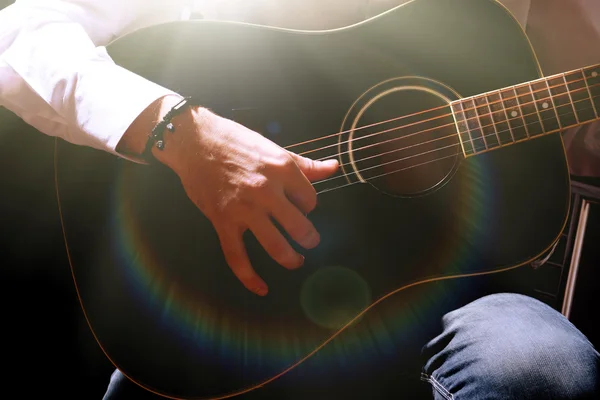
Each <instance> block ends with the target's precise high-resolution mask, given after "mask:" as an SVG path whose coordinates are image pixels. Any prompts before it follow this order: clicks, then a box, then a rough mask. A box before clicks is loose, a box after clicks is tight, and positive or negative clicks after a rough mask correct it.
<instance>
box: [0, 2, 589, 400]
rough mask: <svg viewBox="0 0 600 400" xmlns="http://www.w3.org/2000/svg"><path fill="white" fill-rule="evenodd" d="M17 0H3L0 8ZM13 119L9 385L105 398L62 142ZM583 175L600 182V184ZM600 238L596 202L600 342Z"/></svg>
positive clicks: (4, 156) (6, 162)
mask: <svg viewBox="0 0 600 400" xmlns="http://www.w3.org/2000/svg"><path fill="white" fill-rule="evenodd" d="M10 3H11V1H7V0H0V9H1V8H3V7H5V6H7V5H8V4H10ZM11 116H12V115H11V114H10V113H9V112H8V111H6V110H5V109H2V108H0V122H2V123H1V124H0V126H1V128H0V171H1V174H0V190H1V192H2V195H1V196H0V210H1V212H0V226H1V229H0V251H1V258H0V260H1V268H0V285H1V287H0V305H1V306H2V311H3V312H2V316H3V318H2V330H1V331H0V332H1V341H0V345H2V350H3V351H2V355H3V358H2V361H3V366H4V367H5V369H8V372H5V373H4V375H3V378H4V379H3V384H4V385H3V386H4V387H3V389H4V390H7V391H13V392H16V393H19V397H22V398H34V397H35V398H37V397H42V396H49V395H52V394H57V395H59V397H60V398H77V399H101V398H102V395H103V393H104V391H105V389H106V386H107V384H108V380H109V377H110V374H111V373H112V371H113V370H114V368H113V366H112V365H111V364H110V363H109V361H108V359H107V358H106V357H105V356H104V354H103V353H102V352H101V350H100V347H99V346H98V345H97V344H96V342H95V340H94V338H93V336H92V333H91V331H90V329H89V328H88V326H87V324H86V322H85V319H84V318H83V313H82V311H81V308H80V305H79V303H78V299H77V294H76V291H75V286H74V283H73V279H72V276H71V271H70V268H69V264H68V260H67V256H66V252H65V247H64V243H63V237H62V230H61V225H60V219H59V215H58V204H57V201H56V193H55V188H54V175H53V174H54V166H53V145H54V139H53V138H50V137H47V136H45V135H42V134H40V133H38V132H35V131H33V130H32V129H29V128H27V127H26V126H25V125H24V124H23V123H22V122H19V121H16V120H15V119H14V118H11ZM3 121H8V122H3ZM584 181H585V182H587V183H592V184H598V180H590V179H587V180H585V179H584ZM566 237H567V235H566V234H565V239H566ZM598 243H600V207H599V206H596V207H595V208H594V209H593V211H592V213H591V217H590V223H589V227H588V232H587V237H586V241H585V244H584V252H583V256H582V260H581V272H580V276H581V279H579V280H578V286H577V292H576V296H575V302H574V309H573V314H572V320H573V322H574V323H575V324H576V325H577V326H579V327H580V329H582V330H583V331H584V333H586V334H587V335H588V336H589V337H590V339H592V341H593V342H594V343H596V345H597V346H598V343H600V340H599V339H600V336H599V335H598V331H597V330H596V329H594V327H593V326H592V324H591V321H592V320H593V319H594V317H595V315H593V314H592V313H591V310H593V309H594V307H592V304H597V298H596V296H595V290H596V289H597V282H598V276H599V273H598V272H597V271H596V268H594V267H595V266H598V265H600V257H599V254H600V251H599V250H598V246H597V244H598ZM566 248H568V245H565V249H566ZM564 254H565V257H566V256H567V255H568V254H566V253H564ZM565 257H563V260H562V261H564V258H565ZM556 258H560V257H556ZM557 261H558V262H557V263H558V264H560V260H557ZM545 271H548V269H546V270H545ZM566 273H567V270H566V269H561V270H560V273H559V274H558V275H557V276H554V277H553V278H552V279H551V284H550V286H551V287H553V288H555V289H556V290H555V292H554V293H550V295H548V294H547V293H546V294H544V293H545V292H544V293H542V292H540V290H539V287H540V285H541V284H542V283H541V282H540V281H539V280H537V279H538V278H537V275H536V274H532V273H530V272H527V273H524V274H523V275H522V276H523V277H525V278H526V279H531V280H530V281H525V285H529V287H530V288H531V293H532V294H533V295H537V296H538V297H543V300H545V301H546V302H548V303H550V304H551V305H553V306H555V307H558V308H560V304H559V303H560V299H559V297H558V296H559V295H560V294H561V289H560V287H557V286H556V283H557V282H558V283H559V284H560V285H562V284H563V283H564V281H565V280H566ZM555 275H556V274H555ZM521 285H523V283H521ZM544 296H545V297H544ZM11 389H12V390H11Z"/></svg>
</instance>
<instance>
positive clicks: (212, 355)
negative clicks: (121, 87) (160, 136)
mask: <svg viewBox="0 0 600 400" xmlns="http://www.w3.org/2000/svg"><path fill="white" fill-rule="evenodd" d="M108 51H109V53H110V54H111V55H112V56H113V58H114V59H115V61H116V62H117V63H118V64H120V65H122V66H124V67H126V68H128V69H130V70H132V71H134V72H136V73H138V74H140V75H142V76H144V77H146V78H148V79H150V80H152V81H155V82H157V83H159V84H161V85H164V86H166V87H168V88H171V89H173V90H175V91H177V92H179V93H181V94H183V95H190V96H194V99H195V100H196V101H197V102H198V103H199V104H201V105H203V106H206V107H208V108H210V109H212V110H213V111H214V112H216V113H218V114H220V115H223V116H225V117H229V118H232V119H235V120H237V121H239V122H240V123H242V124H245V125H247V126H249V127H250V128H252V129H255V130H256V131H258V132H260V133H262V134H264V135H265V136H267V137H269V138H270V139H272V140H273V141H275V142H276V143H278V144H280V145H281V146H291V145H294V144H296V143H301V142H306V141H311V140H313V139H317V138H321V137H325V136H328V135H331V134H334V133H337V132H341V131H343V130H352V128H353V127H354V128H355V127H357V126H362V125H364V123H365V122H366V121H365V120H364V118H367V117H366V116H365V115H367V114H369V112H370V111H371V110H375V108H369V107H371V106H372V105H373V104H376V105H377V107H378V108H377V110H376V111H374V112H373V113H372V116H371V117H370V118H378V117H379V116H381V118H385V119H390V118H393V117H394V116H396V117H400V116H402V115H410V114H411V113H416V112H419V111H421V110H426V109H429V108H431V107H437V106H439V105H440V104H443V103H444V101H445V100H444V99H447V100H454V99H455V98H457V97H458V96H461V97H465V96H470V95H474V94H479V93H484V92H487V91H491V90H495V89H498V88H503V87H506V86H509V85H514V84H517V83H520V82H525V81H529V80H532V79H536V78H538V77H540V76H541V75H540V74H541V72H540V70H539V67H538V64H537V61H536V58H535V55H534V53H533V51H532V48H531V46H530V43H529V42H528V40H527V38H526V37H525V35H524V33H523V31H522V30H521V29H520V27H519V26H518V23H517V22H516V20H514V18H513V17H512V16H511V15H510V14H509V13H508V12H507V11H506V10H505V9H504V8H503V7H502V6H501V5H499V4H498V3H496V2H494V1H482V0H452V1H450V0H416V1H413V2H411V3H408V4H406V5H404V6H401V7H398V8H396V9H393V10H390V11H389V12H387V13H385V14H382V15H380V16H378V17H376V18H373V19H371V20H368V21H366V22H364V23H361V24H358V25H355V26H351V27H348V28H344V29H339V30H334V31H323V32H301V31H289V30H283V29H276V28H269V27H263V26H254V25H248V24H239V23H228V22H216V21H194V22H179V23H172V24H165V25H161V26H156V27H152V28H147V29H143V30H140V31H137V32H134V33H132V34H129V35H128V36H125V37H123V38H121V39H118V40H117V41H115V42H114V43H112V44H111V45H110V46H109V47H108ZM365 110H366V111H365ZM116 111H118V110H116ZM363 111H364V112H363ZM353 124H354V125H353ZM450 129H451V130H454V131H453V132H455V128H454V127H451V128H450ZM175 134H176V133H175ZM354 138H356V137H354ZM350 139H352V137H351V136H350V134H347V135H346V134H342V135H337V136H335V137H333V138H330V139H329V141H327V142H325V141H323V142H322V146H321V145H319V146H318V147H319V148H320V147H325V146H328V147H327V149H325V150H322V151H323V152H324V153H319V155H318V157H322V156H337V157H338V158H339V159H340V161H341V162H342V163H343V164H345V166H344V169H343V174H340V175H338V176H337V178H336V179H339V182H344V185H338V186H339V187H338V186H335V185H334V186H331V187H330V186H327V189H334V190H323V191H322V193H320V194H319V196H318V202H319V204H318V207H317V209H316V210H315V211H314V212H313V213H311V214H310V219H311V220H312V221H313V223H314V224H315V226H316V227H317V229H318V230H319V232H320V233H321V238H322V240H321V244H320V245H319V246H318V247H317V248H316V249H313V250H310V251H304V250H301V252H302V253H303V254H304V255H305V257H306V261H305V265H304V266H303V267H302V268H300V269H299V270H296V271H288V270H286V269H284V268H282V267H281V266H279V265H277V264H276V263H275V262H274V261H273V260H271V259H270V258H269V257H268V255H267V254H266V253H265V252H264V251H263V250H262V249H261V247H260V246H259V245H258V243H257V242H256V240H255V239H254V238H253V237H252V236H251V235H250V234H248V235H247V237H246V244H247V247H248V252H249V256H250V259H251V261H252V264H253V266H254V267H255V269H256V270H257V272H258V273H259V274H260V275H261V276H262V277H263V279H264V280H265V281H266V282H267V284H268V285H269V287H270V292H269V294H268V295H267V296H266V297H264V298H261V297H259V296H256V295H254V294H251V293H250V292H248V291H247V290H246V289H244V288H243V286H242V285H241V284H240V283H239V282H238V281H237V279H236V278H235V277H234V275H233V274H232V273H231V271H230V269H229V268H228V266H227V264H226V263H225V260H224V258H223V255H222V253H221V249H220V245H219V241H218V239H217V236H216V234H215V232H214V230H213V228H212V225H211V223H210V221H208V220H207V219H206V218H205V217H204V216H203V215H202V214H201V213H200V212H199V211H198V210H197V209H196V208H195V207H194V205H193V204H192V203H191V202H190V201H189V199H188V198H187V196H186V195H185V193H184V190H183V188H182V186H181V184H180V182H179V180H178V179H177V177H176V176H175V175H174V174H173V173H172V172H171V171H169V170H167V169H166V168H163V167H161V166H158V165H153V166H145V165H138V164H135V163H131V162H128V161H124V160H121V159H119V158H117V157H114V156H112V155H109V154H106V153H103V152H99V151H95V150H91V149H88V148H83V147H77V146H73V145H70V144H67V143H64V142H62V141H58V142H57V153H56V154H57V158H56V167H57V170H56V176H57V186H58V194H59V199H60V205H61V213H62V221H63V226H64V232H65V240H66V244H67V248H68V251H69V256H70V259H71V264H72V269H73V274H74V278H75V282H76V285H77V289H78V293H79V296H80V300H81V303H82V306H83V309H84V311H85V314H86V317H87V319H88V321H89V323H90V326H91V328H92V330H93V332H94V334H95V336H96V338H97V340H98V342H99V343H100V345H101V346H102V348H103V350H104V351H105V353H106V354H107V356H108V357H109V358H110V359H111V361H112V362H113V363H114V364H115V365H116V366H117V367H119V368H120V369H121V370H122V371H123V372H124V373H125V374H126V375H127V376H129V377H130V378H132V379H133V380H134V381H135V382H137V383H138V384H140V385H142V386H144V387H146V388H149V389H151V390H153V391H156V392H158V393H161V394H164V395H168V396H172V397H178V398H217V397H223V396H227V395H234V394H241V392H244V391H246V390H250V392H249V393H248V395H250V394H251V392H252V391H256V390H262V389H256V386H257V385H260V384H262V383H266V386H265V388H266V387H268V386H269V385H276V384H277V382H278V381H279V380H282V379H288V383H289V384H290V385H294V384H297V382H303V384H302V385H303V386H302V390H304V389H306V385H309V384H311V383H314V384H315V385H319V384H321V383H323V384H324V382H325V383H326V382H329V383H331V384H333V385H337V384H339V385H342V384H343V383H340V382H339V381H338V380H337V379H345V380H348V381H352V380H353V379H355V378H356V377H357V376H359V375H360V374H361V373H362V372H361V371H363V370H365V369H368V368H371V367H373V365H376V364H377V365H380V366H381V365H386V363H387V362H389V363H391V364H393V362H394V361H393V359H394V358H398V357H400V358H401V357H402V356H401V355H402V351H403V349H402V346H403V345H404V344H405V343H408V337H409V336H410V335H411V332H412V334H414V332H418V330H419V328H418V326H419V324H420V323H423V321H426V320H427V319H428V318H433V317H432V316H433V315H434V314H433V312H432V311H431V309H430V308H429V307H430V306H431V305H433V304H436V299H437V298H438V297H437V296H441V294H440V293H441V292H443V290H444V289H442V288H441V287H440V286H439V285H438V284H437V283H431V282H433V281H436V280H437V281H438V282H444V281H445V280H446V279H447V278H450V277H457V276H463V275H477V274H482V273H483V274H486V273H492V272H498V271H502V270H506V269H509V268H512V267H516V266H520V265H523V264H526V263H528V262H530V261H532V260H534V259H535V258H536V257H539V256H540V255H542V254H543V253H544V252H546V251H547V250H548V249H549V248H550V247H551V246H552V245H553V244H554V243H555V242H556V240H557V238H558V237H559V235H560V233H561V231H562V229H563V227H564V224H565V222H566V218H567V214H568V209H569V197H570V192H569V175H568V168H567V164H566V158H565V153H564V149H563V145H562V141H561V137H560V134H558V133H556V134H550V135H547V136H544V137H541V138H538V139H535V140H531V141H528V142H523V143H518V144H515V145H511V146H508V147H505V148H502V149H498V150H494V151H490V152H488V153H484V154H479V155H476V156H474V157H468V158H464V156H463V155H462V153H461V150H460V146H457V145H456V143H455V142H454V147H452V148H453V149H455V150H456V149H457V152H456V154H458V155H457V156H455V157H449V158H448V160H449V161H448V162H446V163H445V164H444V167H443V171H442V172H441V173H440V172H439V171H438V172H436V173H435V174H434V177H433V178H431V177H428V178H427V179H428V180H427V182H429V183H427V185H424V186H423V185H421V186H419V182H418V175H417V176H411V179H413V178H415V179H416V181H417V182H416V183H413V184H410V185H408V186H401V185H402V182H400V183H398V182H397V181H396V182H392V183H389V182H387V181H378V183H377V184H372V183H371V182H369V180H368V179H364V178H365V177H364V174H363V175H361V176H362V178H361V176H359V174H358V173H357V172H356V171H357V170H356V169H353V168H354V164H353V160H352V159H350V158H349V157H350V154H352V150H353V149H355V148H356V145H355V146H354V147H352V148H350V147H351V146H350V147H349V145H348V143H349V142H350ZM302 149H303V148H302ZM291 150H293V151H295V149H294V148H292V149H291ZM327 151H329V152H328V153H327ZM312 155H313V154H311V153H309V154H307V156H308V157H311V158H312ZM316 157H317V155H316V153H315V157H314V158H316ZM431 164H435V163H431ZM426 168H427V165H423V166H421V167H420V169H419V171H421V172H423V173H424V174H425V173H426V172H425V169H426ZM386 182H387V183H386ZM388 184H389V186H386V185H388ZM397 185H400V186H397ZM315 187H316V188H317V191H319V187H318V186H316V185H315ZM464 279H466V280H468V279H470V278H468V277H467V278H464ZM467 286H468V285H467ZM417 288H418V291H415V290H413V289H417ZM437 303H439V302H437ZM363 311H364V313H362V314H361V312H363ZM359 314H360V317H359V318H356V317H358V316H359ZM349 322H352V323H350V324H349V325H348V326H346V324H348V323H349ZM407 352H408V350H407ZM391 364H389V365H391ZM305 365H310V367H309V368H308V367H305ZM290 367H294V368H292V369H291V370H289V371H288V368H290ZM340 371H351V372H349V373H351V374H355V375H351V376H348V375H346V376H345V378H343V377H342V376H340V375H341V372H340ZM344 373H346V372H344ZM294 374H295V375H294ZM290 376H292V377H293V378H289V377H290ZM273 378H277V379H273ZM296 378H297V379H298V380H297V381H294V379H296ZM356 379H357V378H356ZM271 380H272V382H271ZM316 382H320V383H316ZM294 390H295V389H294ZM298 390H301V389H300V387H298ZM316 390H319V389H318V388H317V389H316ZM280 398H282V397H280Z"/></svg>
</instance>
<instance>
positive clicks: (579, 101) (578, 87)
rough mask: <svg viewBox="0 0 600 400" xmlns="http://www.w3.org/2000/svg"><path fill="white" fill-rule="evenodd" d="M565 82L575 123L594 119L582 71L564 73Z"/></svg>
mask: <svg viewBox="0 0 600 400" xmlns="http://www.w3.org/2000/svg"><path fill="white" fill-rule="evenodd" d="M565 80H566V82H567V89H568V91H569V95H570V96H571V101H572V104H573V108H574V110H575V116H576V117H577V122H578V123H584V122H588V121H593V120H594V119H596V118H597V117H596V113H595V111H594V103H593V102H592V98H591V94H590V92H589V90H588V88H587V86H586V81H585V79H584V76H583V73H582V71H581V70H577V71H573V72H569V73H566V74H565Z"/></svg>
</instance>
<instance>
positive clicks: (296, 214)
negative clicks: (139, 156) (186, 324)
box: [120, 98, 338, 296]
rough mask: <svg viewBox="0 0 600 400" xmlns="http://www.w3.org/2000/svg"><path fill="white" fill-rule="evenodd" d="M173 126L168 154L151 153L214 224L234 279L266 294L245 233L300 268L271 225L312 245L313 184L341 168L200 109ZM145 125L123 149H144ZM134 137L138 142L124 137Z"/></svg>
mask: <svg viewBox="0 0 600 400" xmlns="http://www.w3.org/2000/svg"><path fill="white" fill-rule="evenodd" d="M177 101H178V100H177V99H173V98H165V99H163V100H162V101H161V103H160V104H159V107H158V108H156V107H155V108H154V109H155V110H159V111H158V113H159V115H161V116H162V115H164V114H165V113H166V111H168V109H170V107H171V106H173V105H174V104H175V103H176V102H177ZM154 112H155V113H156V111H154ZM140 117H142V116H140ZM146 122H148V121H146ZM154 122H156V118H155V121H154ZM173 122H174V125H175V132H174V133H173V134H170V133H168V132H167V133H165V135H164V138H165V149H164V150H163V151H160V150H158V149H154V150H153V154H154V155H155V157H156V158H157V159H158V160H159V161H161V162H163V163H164V164H165V165H167V166H168V167H170V168H171V169H172V170H173V171H174V172H175V173H176V174H177V175H178V176H179V177H180V179H181V182H182V184H183V187H184V188H185V190H186V193H187V195H188V197H189V198H190V199H191V200H192V201H193V202H194V204H195V205H196V206H197V207H198V208H199V209H200V210H201V211H202V212H203V213H204V215H206V217H207V218H208V219H209V220H210V221H211V222H212V223H213V225H214V227H215V229H216V231H217V233H218V235H219V239H220V242H221V247H222V249H223V253H224V255H225V258H226V260H227V263H228V264H229V266H230V267H231V270H232V271H233V272H234V274H235V275H236V276H237V277H238V279H239V280H240V281H241V282H242V283H243V284H244V286H246V288H248V289H249V290H251V291H252V292H254V293H256V294H259V295H261V296H264V295H266V294H267V292H268V287H267V285H266V283H265V282H264V281H263V280H262V279H261V278H260V277H259V276H258V274H257V273H256V272H255V271H254V269H253V268H252V265H251V264H250V261H249V259H248V255H247V254H246V249H245V247H244V243H243V240H242V234H243V233H244V232H245V231H246V230H250V231H251V232H252V233H253V234H254V235H255V236H256V238H257V240H258V241H259V242H260V244H261V245H262V246H263V247H264V249H265V250H266V251H267V253H268V254H269V255H270V256H271V257H272V258H273V259H274V260H275V261H277V262H278V263H279V264H281V265H282V266H284V267H285V268H288V269H295V268H298V267H300V266H301V265H302V264H303V262H304V257H303V256H302V255H300V254H298V253H297V252H296V251H295V250H294V249H293V248H292V246H291V245H290V243H288V241H287V240H286V239H285V238H284V236H283V235H282V234H281V232H280V231H279V230H278V229H277V227H276V226H275V224H274V222H273V220H275V221H277V222H278V223H279V224H280V225H281V226H282V228H283V229H285V231H286V232H287V233H288V234H289V235H290V236H291V237H292V238H293V239H294V240H295V241H296V242H297V243H298V244H300V245H301V246H302V247H304V248H306V249H310V248H313V247H315V246H316V245H317V244H318V243H319V233H318V232H317V231H316V229H315V227H314V226H313V224H312V223H311V222H310V221H309V220H308V218H307V217H306V214H308V213H309V212H310V211H312V210H313V209H314V208H315V206H316V204H317V195H316V191H315V189H314V187H313V186H312V185H311V183H310V181H314V180H320V179H324V178H326V177H328V176H330V175H332V174H333V173H334V172H335V171H336V170H337V168H338V162H337V161H336V160H328V161H325V162H320V161H313V160H310V159H308V158H304V157H301V156H298V155H296V154H294V153H291V152H289V151H287V150H285V149H283V148H281V147H279V146H278V145H276V144H275V143H273V142H271V141H270V140H268V139H266V138H265V137H263V136H262V135H260V134H258V133H256V132H254V131H252V130H250V129H247V128H246V127H244V126H242V125H240V124H238V123H236V122H234V121H231V120H228V119H225V118H222V117H219V116H217V115H215V114H213V113H212V112H210V111H208V110H206V109H204V108H200V107H194V108H191V109H189V110H187V111H185V112H184V113H182V114H181V115H178V116H176V117H175V118H174V119H173ZM142 125H146V127H145V128H144V129H148V126H149V125H147V124H143V123H142V121H140V118H138V120H136V122H134V124H133V125H132V126H131V127H130V129H129V130H128V132H127V133H126V136H125V137H124V138H123V140H122V144H123V146H121V144H120V147H124V148H126V149H128V150H129V151H130V152H131V151H132V150H134V149H133V148H135V149H136V150H137V151H138V152H139V151H140V148H143V145H144V144H143V140H140V135H146V136H145V137H146V138H147V132H148V130H146V131H145V132H144V133H143V134H140V133H138V132H137V131H138V129H139V128H141V127H142ZM150 125H152V124H150ZM149 129H150V130H151V129H152V127H150V128H149ZM133 136H135V137H136V138H137V139H136V140H129V139H128V138H131V137H133ZM134 142H135V144H134ZM128 143H129V144H130V145H129V146H127V144H128ZM131 144H133V145H131ZM140 145H141V146H140Z"/></svg>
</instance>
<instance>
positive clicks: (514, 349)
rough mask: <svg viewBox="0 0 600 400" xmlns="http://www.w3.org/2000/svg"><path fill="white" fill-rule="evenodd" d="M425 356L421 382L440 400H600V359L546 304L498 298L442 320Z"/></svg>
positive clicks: (513, 296)
mask: <svg viewBox="0 0 600 400" xmlns="http://www.w3.org/2000/svg"><path fill="white" fill-rule="evenodd" d="M442 322H443V329H444V330H443V332H442V333H441V334H440V335H439V336H437V337H436V338H434V339H433V340H431V341H430V342H429V343H428V344H427V345H426V346H425V347H424V348H423V356H424V359H425V360H426V363H425V366H424V368H423V373H422V376H421V379H423V380H425V381H427V382H430V383H431V386H432V390H433V398H434V399H435V400H441V399H444V400H448V399H469V400H480V399H488V400H493V399H544V400H551V399H595V398H599V397H600V391H599V387H598V386H599V380H598V372H599V365H600V356H599V355H598V352H597V351H596V350H595V349H594V348H593V346H592V344H591V343H590V342H589V341H588V340H587V339H586V337H585V336H584V335H583V334H582V333H581V332H580V331H579V330H577V329H576V328H575V327H574V326H573V324H571V322H569V321H568V320H567V319H566V318H565V317H564V316H563V315H562V314H560V313H558V312H557V311H556V310H554V309H552V308H551V307H549V306H547V305H546V304H544V303H542V302H540V301H538V300H535V299H532V298H530V297H526V296H523V295H517V294H495V295H490V296H486V297H483V298H481V299H479V300H476V301H474V302H472V303H470V304H468V305H466V306H464V307H462V308H460V309H458V310H455V311H452V312H450V313H448V314H446V315H445V316H444V317H443V321H442Z"/></svg>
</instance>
